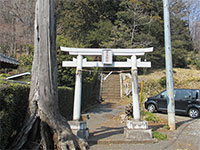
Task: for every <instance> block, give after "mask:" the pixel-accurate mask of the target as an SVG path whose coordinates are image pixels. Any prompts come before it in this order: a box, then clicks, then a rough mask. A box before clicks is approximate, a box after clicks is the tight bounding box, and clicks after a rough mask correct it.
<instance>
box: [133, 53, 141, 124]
mask: <svg viewBox="0 0 200 150" xmlns="http://www.w3.org/2000/svg"><path fill="white" fill-rule="evenodd" d="M131 62H132V66H131V75H132V99H133V100H132V104H133V118H134V119H135V120H140V104H139V96H138V76H137V59H136V56H135V55H133V56H132V57H131Z"/></svg>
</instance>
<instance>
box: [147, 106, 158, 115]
mask: <svg viewBox="0 0 200 150" xmlns="http://www.w3.org/2000/svg"><path fill="white" fill-rule="evenodd" d="M147 109H148V111H149V112H151V113H154V112H156V106H155V105H154V104H149V105H148V107H147Z"/></svg>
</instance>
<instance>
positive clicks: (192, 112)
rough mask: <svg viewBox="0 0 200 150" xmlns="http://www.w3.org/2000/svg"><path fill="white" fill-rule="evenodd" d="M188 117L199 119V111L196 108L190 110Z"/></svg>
mask: <svg viewBox="0 0 200 150" xmlns="http://www.w3.org/2000/svg"><path fill="white" fill-rule="evenodd" d="M188 115H189V116H190V117H191V118H197V117H198V116H199V110H198V109H196V108H190V109H189V111H188Z"/></svg>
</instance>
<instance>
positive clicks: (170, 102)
mask: <svg viewBox="0 0 200 150" xmlns="http://www.w3.org/2000/svg"><path fill="white" fill-rule="evenodd" d="M163 10H164V28H165V65H166V81H167V82H166V83H167V96H168V98H167V111H168V125H169V127H170V130H175V129H176V119H175V102H174V81H173V67H172V49H171V32H170V13H169V0H163Z"/></svg>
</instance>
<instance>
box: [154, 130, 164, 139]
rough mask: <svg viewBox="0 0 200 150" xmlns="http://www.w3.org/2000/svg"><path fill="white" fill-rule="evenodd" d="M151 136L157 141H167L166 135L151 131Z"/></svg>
mask: <svg viewBox="0 0 200 150" xmlns="http://www.w3.org/2000/svg"><path fill="white" fill-rule="evenodd" d="M152 134H153V137H154V138H156V139H158V140H167V135H166V134H163V133H160V132H157V131H153V132H152Z"/></svg>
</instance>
